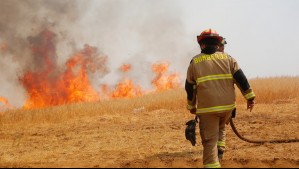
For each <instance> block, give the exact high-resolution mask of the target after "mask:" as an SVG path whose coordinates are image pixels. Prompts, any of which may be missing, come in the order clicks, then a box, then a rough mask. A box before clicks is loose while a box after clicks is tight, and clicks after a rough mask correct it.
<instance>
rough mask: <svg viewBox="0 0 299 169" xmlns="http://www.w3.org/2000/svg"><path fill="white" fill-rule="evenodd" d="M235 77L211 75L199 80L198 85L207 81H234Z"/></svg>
mask: <svg viewBox="0 0 299 169" xmlns="http://www.w3.org/2000/svg"><path fill="white" fill-rule="evenodd" d="M232 78H233V75H232V74H218V75H209V76H203V77H200V78H197V80H196V83H197V84H199V83H203V82H205V81H210V80H222V79H232Z"/></svg>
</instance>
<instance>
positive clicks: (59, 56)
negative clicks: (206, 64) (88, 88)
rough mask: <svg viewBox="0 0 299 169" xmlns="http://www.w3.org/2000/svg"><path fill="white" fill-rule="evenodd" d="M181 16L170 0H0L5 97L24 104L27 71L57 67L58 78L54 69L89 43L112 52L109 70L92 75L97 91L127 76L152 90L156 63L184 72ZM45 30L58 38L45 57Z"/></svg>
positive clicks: (0, 52)
mask: <svg viewBox="0 0 299 169" xmlns="http://www.w3.org/2000/svg"><path fill="white" fill-rule="evenodd" d="M169 3H172V5H171V7H170V6H169ZM180 14H181V11H180V10H179V7H178V5H176V4H175V3H173V1H171V0H166V1H160V0H159V1H158V0H153V1H147V0H94V1H93V0H90V1H83V0H51V1H48V0H1V6H0V58H1V60H0V80H1V89H0V96H4V97H5V98H7V99H8V100H9V101H10V103H11V104H12V105H15V106H22V105H23V104H24V102H25V100H26V98H27V97H28V93H27V91H26V90H25V89H24V88H26V85H25V87H24V84H22V82H23V80H24V77H25V75H26V72H27V73H28V72H31V73H33V74H34V72H38V71H42V72H45V71H46V70H47V69H49V66H50V67H51V66H52V67H57V69H55V71H53V72H51V74H49V76H50V75H52V78H53V77H54V76H55V75H53V74H55V73H54V72H56V73H57V72H63V71H66V69H67V68H65V69H62V68H61V67H63V65H65V63H66V62H68V61H69V60H70V57H72V56H73V54H74V53H78V51H80V49H82V48H83V49H85V48H86V45H85V44H90V45H91V46H93V47H95V48H97V50H98V51H100V55H101V56H102V54H103V53H104V54H105V55H107V56H108V60H107V62H106V61H105V64H106V65H105V66H104V70H105V71H104V73H103V72H102V73H100V74H96V73H95V72H92V73H93V74H90V76H89V78H90V79H89V80H90V81H91V82H92V85H93V86H94V87H95V88H97V89H100V87H101V85H102V84H107V85H117V83H118V82H119V81H121V80H122V79H123V76H127V77H130V78H131V79H133V81H134V82H135V83H136V84H137V86H139V85H141V86H142V87H143V88H151V87H152V79H154V78H155V73H153V71H152V68H151V65H153V64H155V63H157V62H162V63H167V64H170V69H169V71H174V72H182V73H184V70H185V69H184V66H186V65H185V63H188V61H187V62H185V60H186V58H184V57H185V56H186V54H185V53H184V50H182V48H183V47H182V46H181V44H182V43H183V42H182V41H178V40H177V39H178V38H180V37H182V36H183V32H184V30H183V27H182V23H181V19H180ZM45 31H48V32H51V36H54V37H53V38H52V37H51V40H52V41H51V43H47V44H44V45H50V46H47V48H48V49H49V48H50V49H52V50H48V52H49V53H47V54H46V55H43V56H45V57H40V55H41V54H40V53H41V52H44V51H42V49H37V46H38V45H41V44H42V43H44V41H45V39H41V38H40V37H41V36H39V35H41V34H42V33H45ZM46 36H47V35H46ZM43 38H45V37H43ZM51 45H52V46H51ZM84 46H85V47H84ZM36 50H40V51H38V52H37V51H36ZM45 62H47V63H51V64H52V65H51V64H50V65H49V64H45ZM182 63H184V64H182ZM123 64H130V65H131V66H132V67H131V68H130V69H131V71H129V72H126V73H123V72H120V71H119V69H118V68H119V67H121V65H123ZM158 64H159V63H158ZM109 70H110V71H109ZM55 78H59V77H58V76H56V77H55ZM55 78H53V79H55ZM27 102H28V100H27Z"/></svg>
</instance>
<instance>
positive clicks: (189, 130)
mask: <svg viewBox="0 0 299 169" xmlns="http://www.w3.org/2000/svg"><path fill="white" fill-rule="evenodd" d="M235 117H236V109H234V110H233V112H232V117H231V118H230V126H231V127H232V130H233V131H234V133H235V134H236V135H237V136H238V138H240V139H241V140H243V141H246V142H248V143H254V144H265V143H272V144H280V143H294V142H299V139H281V140H280V139H273V140H252V139H248V138H245V137H243V136H242V135H241V134H240V133H239V131H238V130H237V128H236V126H235V123H234V121H233V118H235ZM196 123H198V116H195V119H194V120H190V121H188V122H187V123H186V125H187V127H186V129H185V137H186V139H187V140H189V141H190V142H191V144H192V145H193V146H195V145H196V132H195V128H196Z"/></svg>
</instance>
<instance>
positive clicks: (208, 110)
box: [196, 103, 236, 114]
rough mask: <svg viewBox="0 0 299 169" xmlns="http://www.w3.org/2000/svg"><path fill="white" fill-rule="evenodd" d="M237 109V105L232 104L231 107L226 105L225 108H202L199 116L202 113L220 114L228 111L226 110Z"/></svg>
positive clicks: (198, 112) (198, 111)
mask: <svg viewBox="0 0 299 169" xmlns="http://www.w3.org/2000/svg"><path fill="white" fill-rule="evenodd" d="M234 108H236V104H235V103H234V104H230V105H224V106H214V107H207V108H201V109H197V112H196V113H197V114H200V113H209V112H218V111H226V110H233V109H234Z"/></svg>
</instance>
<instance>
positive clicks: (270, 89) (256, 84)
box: [237, 76, 299, 104]
mask: <svg viewBox="0 0 299 169" xmlns="http://www.w3.org/2000/svg"><path fill="white" fill-rule="evenodd" d="M250 84H251V87H252V88H253V90H254V92H255V94H256V102H257V103H260V104H262V103H266V104H270V103H290V102H296V101H297V102H298V98H299V77H288V76H285V77H269V78H255V79H251V80H250ZM237 96H238V97H237V98H238V99H237V102H238V103H245V100H244V99H243V97H242V96H241V95H240V92H238V95H237Z"/></svg>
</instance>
